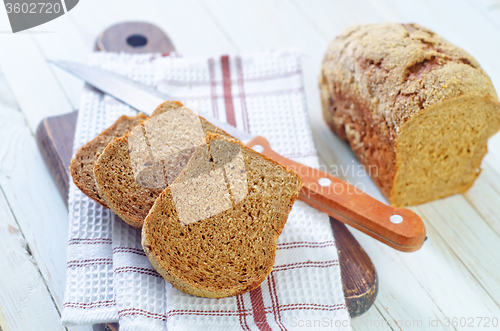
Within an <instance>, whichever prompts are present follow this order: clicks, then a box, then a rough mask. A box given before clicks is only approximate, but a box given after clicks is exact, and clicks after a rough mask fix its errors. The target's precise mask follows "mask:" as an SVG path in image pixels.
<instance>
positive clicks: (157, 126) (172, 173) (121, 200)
mask: <svg viewBox="0 0 500 331" xmlns="http://www.w3.org/2000/svg"><path fill="white" fill-rule="evenodd" d="M173 110H176V111H177V110H179V111H180V110H183V112H181V113H180V114H187V115H189V114H192V116H194V117H196V119H197V121H198V123H199V124H200V125H201V126H200V127H199V131H200V132H201V133H200V134H201V136H200V134H199V135H198V136H199V137H193V131H194V129H193V128H188V129H186V130H185V131H182V130H180V131H179V130H178V128H176V127H175V125H176V124H178V122H175V121H171V122H169V121H165V120H161V119H162V116H163V115H167V114H166V113H167V112H170V111H173ZM175 132H177V133H180V134H181V135H178V136H174V133H175ZM209 132H212V133H219V134H222V135H227V133H225V132H224V131H222V130H221V129H219V128H217V127H215V126H214V125H212V124H211V123H209V122H207V121H206V120H205V119H204V118H202V117H198V116H196V115H194V114H193V113H192V112H191V111H190V110H189V109H187V108H185V107H183V105H182V104H181V103H180V102H177V101H166V102H165V103H163V104H162V105H160V106H159V107H158V108H157V109H156V110H155V111H154V112H153V114H152V115H151V117H150V118H149V119H148V120H146V121H144V122H142V123H141V125H140V126H137V127H136V128H135V129H134V130H132V131H131V132H130V133H127V134H125V135H124V136H122V137H120V138H117V139H114V140H113V141H112V142H110V143H109V144H108V146H106V148H105V149H104V151H103V152H102V154H101V155H99V158H98V159H97V161H96V162H95V165H94V169H93V171H94V177H95V183H96V187H97V190H98V194H99V196H100V197H101V198H102V199H103V200H104V201H105V203H106V206H107V207H108V208H109V209H111V210H112V211H113V212H114V213H115V214H116V215H118V216H119V217H120V218H121V219H122V220H124V221H125V222H126V223H128V224H130V225H132V226H134V227H137V228H141V227H142V224H143V221H144V219H145V218H146V216H147V215H148V212H149V210H150V209H151V207H152V206H153V204H154V202H155V200H156V198H157V197H158V196H159V195H160V193H161V192H162V191H163V189H164V188H165V187H166V186H168V184H170V183H172V182H173V181H174V180H175V177H177V175H178V174H179V172H180V170H182V168H183V167H184V166H185V165H186V164H187V162H188V161H189V158H190V157H191V155H192V153H193V152H194V149H195V148H191V149H190V148H181V147H182V146H183V145H182V143H183V142H185V141H188V142H189V141H190V142H191V143H192V144H191V146H194V145H196V146H198V145H199V143H200V142H201V141H202V140H203V138H204V136H205V135H207V134H209ZM193 138H196V139H198V141H196V142H195V143H193V142H192V139H193ZM196 139H195V140H196ZM172 140H176V144H175V145H176V146H175V147H176V148H178V149H179V153H177V154H175V157H170V158H164V159H162V158H158V157H157V156H158V155H157V154H158V153H162V152H165V150H167V149H169V148H171V147H172V146H169V143H168V141H172ZM131 141H134V142H135V143H134V146H132V145H131ZM155 153H156V155H155ZM171 155H172V154H171ZM131 156H132V158H131ZM155 156H156V158H155ZM155 159H156V161H155Z"/></svg>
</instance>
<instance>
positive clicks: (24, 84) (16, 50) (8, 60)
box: [0, 10, 72, 131]
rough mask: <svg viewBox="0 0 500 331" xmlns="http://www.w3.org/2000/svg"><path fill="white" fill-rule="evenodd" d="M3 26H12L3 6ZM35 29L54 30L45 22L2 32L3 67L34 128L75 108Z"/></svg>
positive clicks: (0, 26)
mask: <svg viewBox="0 0 500 331" xmlns="http://www.w3.org/2000/svg"><path fill="white" fill-rule="evenodd" d="M0 30H2V31H9V30H10V25H9V23H8V19H7V14H6V12H5V11H1V10H0ZM34 31H40V32H39V33H49V34H50V33H52V32H50V31H47V30H45V29H44V28H43V25H42V26H41V27H38V28H35V29H33V31H32V30H30V31H29V32H27V33H16V34H10V33H2V34H0V43H1V44H2V47H0V69H1V71H2V72H3V75H4V77H5V79H6V81H7V82H8V84H9V86H10V88H11V90H12V93H13V94H14V96H15V98H16V100H17V103H18V105H19V107H20V108H21V109H22V111H23V113H24V114H25V116H26V120H27V122H28V124H29V125H30V127H31V129H32V131H34V130H35V129H36V127H37V125H38V123H39V122H40V121H41V120H42V118H44V117H46V116H50V115H58V114H63V113H67V112H70V111H71V110H72V107H71V104H70V103H69V101H68V99H67V98H66V96H65V95H64V93H63V91H62V90H61V86H60V85H59V83H58V82H57V80H56V79H55V77H54V75H53V74H52V72H51V70H50V69H49V67H48V64H47V63H46V62H45V59H44V57H43V56H42V54H41V53H40V52H39V50H38V48H37V47H36V45H35V43H34V41H33V39H32V33H34Z"/></svg>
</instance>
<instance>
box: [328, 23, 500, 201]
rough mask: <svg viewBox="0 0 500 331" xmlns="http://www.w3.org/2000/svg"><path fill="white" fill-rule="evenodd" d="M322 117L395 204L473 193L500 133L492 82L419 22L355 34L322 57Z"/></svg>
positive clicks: (377, 26)
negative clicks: (490, 145)
mask: <svg viewBox="0 0 500 331" xmlns="http://www.w3.org/2000/svg"><path fill="white" fill-rule="evenodd" d="M320 89H321V99H322V105H323V115H324V118H325V120H326V122H327V124H328V125H329V127H330V128H331V129H332V130H333V132H335V133H336V134H337V135H338V136H340V137H341V138H343V139H344V140H346V141H348V142H349V144H350V146H351V148H352V149H353V151H354V152H355V154H356V155H357V157H358V159H359V161H360V162H361V164H363V165H364V166H365V168H366V170H367V172H368V173H369V174H370V176H371V177H372V179H373V180H374V182H375V183H376V184H377V185H378V187H379V188H380V190H381V191H382V193H383V194H384V195H385V196H386V197H387V199H388V200H389V202H390V203H391V204H392V205H394V206H406V205H415V204H420V203H424V202H427V201H431V200H434V199H438V198H443V197H446V196H449V195H452V194H455V193H460V192H464V191H466V190H467V189H468V188H469V187H470V186H472V184H473V183H474V180H475V179H476V177H477V176H478V175H479V172H480V164H481V160H482V158H483V156H484V155H485V154H486V152H487V140H488V138H489V137H491V136H492V135H493V134H494V133H496V132H497V131H498V130H499V129H500V104H499V102H498V97H497V94H496V93H495V90H494V88H493V85H492V83H491V80H490V78H489V77H488V76H487V75H486V73H485V72H484V71H483V70H482V69H481V67H480V66H479V64H478V63H477V61H476V60H474V58H473V57H472V56H470V55H469V54H468V53H466V52H465V51H464V50H463V49H461V48H459V47H457V46H454V45H453V44H451V43H450V42H448V41H446V40H445V39H443V38H441V37H440V36H438V35H436V34H435V33H434V32H432V31H430V30H428V29H426V28H424V27H422V26H419V25H417V24H395V23H387V24H369V25H360V26H354V27H351V28H348V29H347V30H345V31H344V32H343V33H342V34H340V35H339V36H338V37H336V38H335V39H334V40H333V41H332V42H331V44H330V45H329V47H328V50H327V52H326V54H325V56H324V59H323V64H322V68H321V76H320Z"/></svg>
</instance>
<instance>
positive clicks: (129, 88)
mask: <svg viewBox="0 0 500 331" xmlns="http://www.w3.org/2000/svg"><path fill="white" fill-rule="evenodd" d="M49 62H50V63H53V64H55V65H56V66H58V67H59V68H61V69H64V70H65V71H67V72H69V73H71V74H73V75H75V76H77V77H79V78H80V79H82V80H83V81H85V82H87V83H88V84H89V85H92V86H93V87H95V88H97V89H98V90H100V91H102V92H104V93H106V94H109V95H111V96H112V97H114V98H115V99H117V100H120V101H121V102H123V103H125V104H127V105H129V106H130V107H132V108H134V109H136V110H138V111H140V112H142V113H143V114H146V115H148V116H150V115H151V113H152V112H153V110H155V109H156V107H158V105H160V104H161V103H162V102H164V101H165V100H169V99H170V100H176V98H175V97H172V96H170V95H167V94H164V93H161V92H160V91H158V90H157V89H155V88H151V87H149V86H146V85H142V84H139V83H136V82H134V81H133V80H130V79H128V78H126V77H123V76H120V75H117V74H115V73H113V72H111V71H107V70H104V69H101V68H98V67H93V66H89V65H85V64H80V63H75V62H68V61H55V60H49ZM202 116H203V118H205V119H206V120H207V121H209V122H210V123H212V124H213V125H215V126H217V127H219V128H221V129H222V130H224V131H226V132H227V133H229V134H230V135H231V136H233V137H235V138H236V139H238V140H240V141H242V142H243V143H244V144H246V143H247V142H249V141H250V140H251V139H252V138H254V137H253V136H252V135H250V134H248V133H246V132H244V131H240V130H238V129H237V128H235V127H234V126H232V125H230V124H227V123H224V122H222V121H219V120H218V119H217V118H215V117H212V116H210V115H209V114H203V115H202Z"/></svg>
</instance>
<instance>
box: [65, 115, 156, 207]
mask: <svg viewBox="0 0 500 331" xmlns="http://www.w3.org/2000/svg"><path fill="white" fill-rule="evenodd" d="M147 118H148V117H147V116H146V115H144V114H139V115H138V116H135V117H130V116H125V115H124V116H121V117H120V118H119V119H118V120H116V122H115V123H114V124H113V125H112V126H110V127H109V128H108V129H106V130H104V131H103V132H102V133H101V134H100V135H98V136H97V137H95V138H94V139H93V140H92V141H89V142H88V143H86V144H85V145H83V146H82V147H81V148H80V149H79V150H78V151H77V152H76V154H75V157H74V158H73V159H72V160H71V165H70V167H69V170H70V172H71V177H72V178H73V182H74V183H75V185H76V186H77V187H78V188H79V189H80V190H81V191H82V192H83V193H85V194H86V195H87V196H88V197H89V198H91V199H92V200H94V201H95V202H97V203H98V204H100V205H102V206H104V207H107V205H106V201H104V199H103V198H102V197H101V196H100V195H99V192H98V191H97V187H96V185H95V179H94V164H95V162H96V161H97V158H98V157H99V155H101V153H102V151H103V150H104V149H105V148H106V146H107V145H108V144H109V143H110V142H111V141H112V140H113V139H114V138H118V137H121V136H123V135H124V134H125V133H126V132H129V131H132V129H133V128H134V127H136V126H137V125H139V123H140V122H141V121H144V120H146V119H147Z"/></svg>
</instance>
